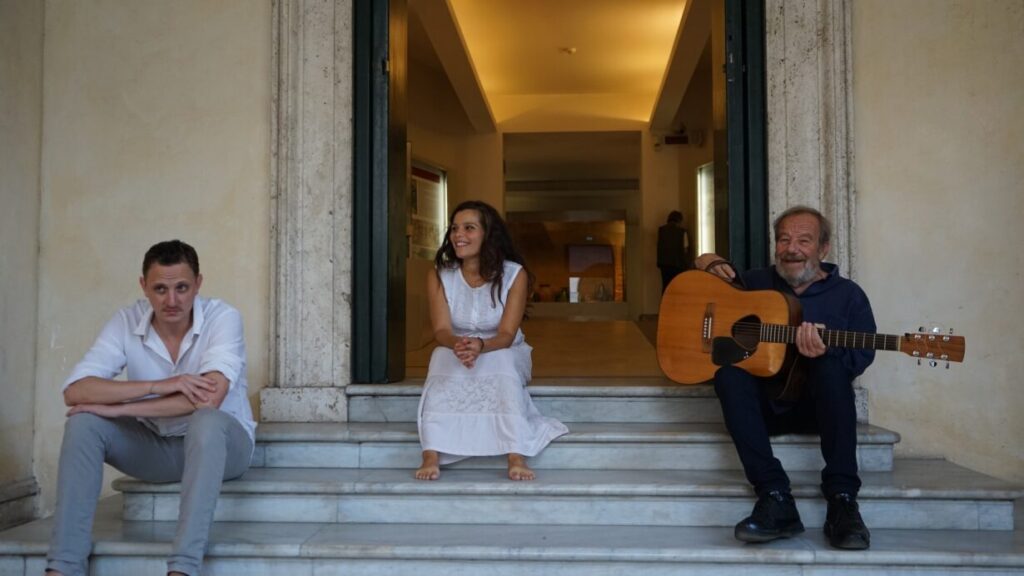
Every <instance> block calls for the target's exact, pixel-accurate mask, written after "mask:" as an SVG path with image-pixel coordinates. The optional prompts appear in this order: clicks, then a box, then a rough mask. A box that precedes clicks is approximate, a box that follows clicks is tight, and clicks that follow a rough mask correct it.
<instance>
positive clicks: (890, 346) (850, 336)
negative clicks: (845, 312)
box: [760, 324, 902, 351]
mask: <svg viewBox="0 0 1024 576" xmlns="http://www.w3.org/2000/svg"><path fill="white" fill-rule="evenodd" d="M796 329H797V327H796V326H787V325H784V324H762V325H761V334H760V339H761V341H762V342H779V343H782V344H793V343H795V342H796ZM818 334H820V335H821V340H822V341H823V342H824V343H825V345H826V346H832V347H837V348H861V349H868V350H896V351H898V350H900V338H902V336H896V335H893V334H876V333H873V332H850V331H848V330H829V329H827V328H818Z"/></svg>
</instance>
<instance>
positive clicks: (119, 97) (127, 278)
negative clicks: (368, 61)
mask: <svg viewBox="0 0 1024 576" xmlns="http://www.w3.org/2000/svg"><path fill="white" fill-rule="evenodd" d="M270 25H271V12H270V3H269V2H264V3H254V2H251V1H249V0H232V1H227V0H224V1H218V2H209V1H207V0H189V1H176V2H163V1H157V0H150V1H137V0H130V1H128V0H123V1H117V2H92V1H89V2H87V1H78V0H74V1H72V0H50V1H48V2H47V3H46V12H45V43H44V55H45V57H44V64H43V99H42V101H43V110H44V115H43V143H42V203H41V213H42V218H41V223H40V229H39V245H40V258H39V328H38V329H39V336H38V346H37V361H38V370H37V377H36V392H37V396H36V423H37V424H36V432H37V435H36V450H35V456H36V471H37V478H38V480H39V484H40V486H41V487H42V488H43V490H44V492H43V494H44V500H43V505H44V508H49V507H52V503H53V502H52V494H53V487H54V484H55V481H56V475H55V474H56V469H57V455H58V451H59V447H60V441H61V430H62V426H63V423H64V412H65V408H64V406H63V404H62V402H61V398H60V385H61V382H62V381H63V380H64V378H65V377H66V376H67V374H68V371H69V370H70V369H71V367H72V366H73V365H74V363H75V362H76V361H77V360H78V359H79V358H80V357H81V356H82V354H83V353H84V352H85V350H86V349H87V348H88V346H89V345H90V344H91V342H92V340H93V338H94V337H95V335H96V333H97V332H98V330H99V329H100V327H101V326H102V325H103V323H104V322H105V321H106V320H107V319H108V318H109V317H110V315H111V314H112V313H113V312H114V310H116V309H117V308H118V307H119V306H123V305H125V304H127V303H129V302H131V301H133V300H134V299H135V298H138V297H140V292H139V288H138V283H137V279H138V277H139V274H140V271H139V267H140V264H141V259H142V255H143V253H144V252H145V250H146V248H148V247H149V246H150V245H151V244H153V243H154V242H157V241H160V240H165V239H169V238H181V239H183V240H185V241H187V242H189V243H191V244H192V245H193V246H195V247H196V249H197V250H198V252H199V257H200V262H201V265H202V272H203V275H204V277H205V282H204V284H203V289H202V293H203V294H204V295H206V296H210V297H221V298H223V299H225V300H227V301H228V302H230V303H232V304H233V305H235V306H236V307H238V308H239V309H240V310H241V312H242V315H243V318H244V321H245V336H246V344H247V346H248V354H249V356H248V358H249V364H248V375H249V386H250V387H249V392H250V395H251V396H253V397H255V395H256V393H257V392H258V390H259V389H260V388H261V387H262V386H263V385H264V384H265V383H266V380H267V366H268V362H267V354H268V335H267V334H268V315H269V281H270V269H269V205H270V200H269V165H270V158H269V150H270V140H269V137H270V117H269V110H270V82H269V79H270V57H271V26H270Z"/></svg>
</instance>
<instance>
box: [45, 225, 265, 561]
mask: <svg viewBox="0 0 1024 576" xmlns="http://www.w3.org/2000/svg"><path fill="white" fill-rule="evenodd" d="M202 283H203V277H202V275H201V274H200V273H199V257H198V256H197V255H196V251H195V250H194V249H193V248H192V247H191V246H189V245H188V244H185V243H184V242H181V241H179V240H171V241H168V242H160V243H159V244H155V245H154V246H153V247H152V248H150V249H149V251H148V252H146V256H145V258H143V262H142V277H140V278H139V284H140V285H141V287H142V291H143V293H144V294H145V296H146V298H145V299H141V300H139V301H137V302H136V303H135V304H133V305H131V306H128V307H126V308H122V309H121V310H119V311H118V312H117V313H115V314H114V317H113V318H112V319H111V320H110V321H109V322H107V325H106V326H104V327H103V330H102V331H101V332H100V334H99V336H98V337H97V338H96V342H95V343H94V344H93V345H92V348H91V349H90V350H89V351H88V352H87V353H86V354H85V357H84V358H82V360H81V361H80V362H79V363H78V364H77V365H76V366H75V368H74V370H72V372H71V375H70V376H69V377H68V379H67V380H66V381H65V382H64V402H65V403H66V404H67V405H68V406H71V409H70V410H69V411H68V420H67V423H66V424H65V428H64V442H63V445H62V446H61V453H60V468H59V473H58V478H57V510H56V514H55V516H54V528H53V534H52V536H51V538H50V551H49V554H48V555H47V565H46V572H47V574H63V575H66V576H72V575H80V574H81V575H84V574H87V573H88V564H87V562H88V557H89V552H90V550H91V548H92V542H91V533H92V522H93V516H94V514H95V511H96V502H97V499H98V497H99V493H100V488H101V483H102V481H103V463H104V462H106V463H108V464H110V465H112V466H114V467H115V468H117V469H118V470H121V471H122V472H124V473H126V474H129V475H131V476H134V477H136V478H140V479H142V480H145V481H148V482H181V504H180V507H179V509H178V526H177V532H176V534H175V537H174V543H173V546H172V550H171V555H170V557H169V558H168V560H167V570H168V574H171V575H175V576H177V575H178V574H184V575H188V576H196V575H197V574H199V570H200V567H201V565H202V561H203V554H204V552H205V550H206V543H207V540H208V537H209V532H210V525H211V523H212V522H213V512H214V508H215V506H216V504H217V497H218V496H219V495H220V488H221V484H222V482H223V481H224V480H228V479H231V478H236V477H238V476H241V475H242V474H243V473H244V472H245V471H246V470H247V469H248V468H249V462H250V460H251V458H252V452H253V446H254V437H255V430H256V423H255V422H253V419H252V412H251V410H250V408H249V399H248V395H247V393H246V390H247V385H246V379H245V341H244V339H243V335H242V318H241V316H240V315H239V313H238V311H237V310H235V309H234V308H232V307H231V306H229V305H228V304H225V303H224V302H221V301H220V300H207V299H204V298H200V297H199V286H200V285H201V284H202ZM122 371H123V372H125V375H126V379H125V380H114V379H113V378H115V377H116V376H118V375H119V374H120V373H121V372H122Z"/></svg>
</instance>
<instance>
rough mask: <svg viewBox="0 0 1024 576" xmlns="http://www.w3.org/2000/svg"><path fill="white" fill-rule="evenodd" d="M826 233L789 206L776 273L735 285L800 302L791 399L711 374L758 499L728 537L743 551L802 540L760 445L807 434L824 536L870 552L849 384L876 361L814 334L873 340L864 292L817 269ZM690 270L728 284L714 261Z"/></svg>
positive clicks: (709, 258) (731, 276) (778, 469)
mask: <svg viewBox="0 0 1024 576" xmlns="http://www.w3.org/2000/svg"><path fill="white" fill-rule="evenodd" d="M831 231H832V226H831V224H830V223H829V221H828V219H827V218H825V217H824V216H823V215H822V214H821V213H820V212H818V211H817V210H815V209H813V208H809V207H807V206H794V207H793V208H790V209H788V210H786V211H785V212H783V213H782V214H781V215H779V217H778V218H776V220H775V223H774V233H775V265H774V266H772V267H767V268H762V269H757V270H749V271H747V272H744V273H743V274H739V275H738V277H739V280H740V283H741V284H742V286H744V287H745V288H748V289H751V290H778V291H780V292H783V293H785V294H789V295H791V296H793V297H795V298H797V299H798V300H799V301H800V304H801V308H802V311H803V322H802V323H801V324H800V326H799V327H798V328H797V331H796V348H797V351H798V352H799V355H798V357H797V363H798V366H799V365H802V367H803V371H804V373H805V374H806V383H805V384H804V386H803V388H802V392H801V395H800V398H799V399H798V400H796V401H795V402H783V401H779V400H773V399H771V398H769V397H768V396H767V394H766V392H765V391H766V389H767V386H765V385H764V384H766V382H765V380H766V379H763V378H758V377H755V376H753V375H751V374H750V373H749V372H747V371H746V370H743V369H742V368H738V367H736V366H723V367H721V368H719V369H718V371H717V372H716V373H715V378H714V381H715V392H716V393H717V394H718V398H719V401H720V403H721V406H722V414H723V416H724V417H725V424H726V428H727V429H728V430H729V434H730V435H731V436H732V440H733V443H734V444H735V446H736V451H737V452H738V453H739V457H740V461H741V462H742V464H743V471H744V472H745V474H746V477H747V480H748V481H749V482H750V483H751V484H752V485H753V487H754V492H755V493H756V494H757V503H756V504H755V505H754V510H753V512H752V513H751V514H750V516H748V517H747V518H745V519H743V520H742V521H740V523H739V524H737V525H736V528H735V531H734V534H735V536H736V538H737V539H738V540H741V541H743V542H767V541H770V540H775V539H778V538H787V537H791V536H795V535H797V534H799V533H801V532H803V531H804V525H803V523H802V522H801V520H800V514H799V513H798V512H797V508H796V503H795V502H794V500H793V496H792V494H791V492H790V482H789V477H788V476H787V475H786V472H785V470H783V469H782V464H781V463H780V462H779V460H778V458H776V457H775V456H774V454H773V453H772V446H771V443H770V441H769V435H775V434H782V433H787V432H810V433H817V434H820V435H821V453H822V456H824V459H825V468H824V469H823V470H822V472H821V491H822V493H823V495H824V496H825V499H826V501H827V502H828V511H827V514H826V517H825V525H824V531H825V536H826V537H827V538H828V541H829V543H830V544H831V545H832V546H833V547H835V548H840V549H847V550H863V549H866V548H868V547H869V546H870V543H871V534H870V532H869V531H868V529H867V526H865V524H864V520H863V518H862V517H861V515H860V509H859V507H858V505H857V500H856V498H857V492H858V491H859V490H860V486H861V481H860V477H859V476H858V474H857V410H856V406H855V404H854V393H853V379H854V378H856V377H857V376H859V375H860V374H862V373H863V372H864V370H865V369H866V368H867V367H868V366H869V365H870V364H871V363H872V361H874V358H875V352H874V350H870V349H853V348H837V347H829V346H826V345H825V343H824V342H823V341H822V339H821V336H820V334H819V333H818V328H819V326H816V324H823V325H825V327H827V328H829V329H834V330H850V331H853V332H874V331H875V318H874V315H873V314H872V312H871V304H870V303H869V302H868V298H867V296H866V295H865V294H864V291H863V290H861V288H860V287H859V286H858V285H857V284H855V283H854V282H853V281H851V280H849V279H846V278H843V277H842V276H840V275H839V268H838V267H837V266H836V265H835V264H830V263H826V262H823V260H824V259H825V257H826V256H828V253H829V249H830V247H831V245H830V242H831V235H832V232H831ZM696 266H697V268H699V269H701V270H706V271H709V272H712V273H714V274H716V275H718V276H720V277H722V278H724V279H726V280H729V281H732V280H735V279H736V278H737V272H736V271H735V270H733V269H732V266H731V265H730V264H729V263H728V262H727V261H726V260H724V259H723V258H721V257H720V256H717V255H715V254H703V255H701V256H700V257H699V258H698V259H697V261H696ZM787 376H788V374H782V375H779V376H776V377H781V378H785V377H787Z"/></svg>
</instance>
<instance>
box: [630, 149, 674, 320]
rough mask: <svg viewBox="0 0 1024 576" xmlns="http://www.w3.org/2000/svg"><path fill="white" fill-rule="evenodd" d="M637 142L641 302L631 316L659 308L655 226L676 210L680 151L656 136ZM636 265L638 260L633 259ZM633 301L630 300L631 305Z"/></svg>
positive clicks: (659, 289) (633, 309)
mask: <svg viewBox="0 0 1024 576" xmlns="http://www.w3.org/2000/svg"><path fill="white" fill-rule="evenodd" d="M642 134H643V138H642V139H641V142H640V149H641V153H640V165H641V176H640V190H641V193H642V195H643V217H642V230H643V248H642V251H643V254H642V257H641V260H639V261H640V262H642V265H643V283H642V288H641V290H642V299H641V301H640V304H641V307H639V309H637V308H635V307H634V306H630V317H631V318H633V319H636V318H637V317H638V316H639V315H640V314H657V313H658V308H659V306H660V305H661V271H660V270H658V262H657V257H658V227H659V226H661V225H662V224H664V223H665V219H666V218H667V217H668V213H669V212H671V211H673V210H678V209H679V208H680V206H679V179H680V177H686V175H682V176H681V175H680V162H679V152H678V151H677V150H676V149H675V148H674V147H672V146H665V145H661V144H658V145H655V144H656V143H657V140H658V135H655V134H651V132H650V131H648V130H644V131H643V132H642ZM632 261H633V262H636V261H638V260H632ZM633 302H636V300H635V299H634V300H631V304H632V303H633Z"/></svg>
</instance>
